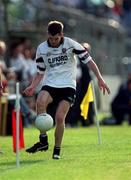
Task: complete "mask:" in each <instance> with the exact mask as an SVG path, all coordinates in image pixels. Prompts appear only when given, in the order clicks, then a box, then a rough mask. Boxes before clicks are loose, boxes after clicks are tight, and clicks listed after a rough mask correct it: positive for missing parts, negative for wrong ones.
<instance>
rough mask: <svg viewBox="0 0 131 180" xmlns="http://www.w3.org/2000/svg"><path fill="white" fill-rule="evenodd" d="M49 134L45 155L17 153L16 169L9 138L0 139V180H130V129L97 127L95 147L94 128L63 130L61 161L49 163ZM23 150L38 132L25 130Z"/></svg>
mask: <svg viewBox="0 0 131 180" xmlns="http://www.w3.org/2000/svg"><path fill="white" fill-rule="evenodd" d="M53 132H54V130H51V131H49V133H48V134H49V142H50V148H49V150H48V151H47V152H38V153H36V154H33V155H32V154H27V153H26V152H25V151H24V150H22V151H20V167H19V168H16V157H15V154H14V153H13V151H12V137H10V136H7V137H0V145H1V148H2V151H3V154H0V180H8V179H9V180H17V179H18V180H26V179H33V180H35V179H37V180H40V179H42V180H43V179H44V180H130V179H131V127H129V126H127V125H124V126H120V127H117V126H115V127H114V126H110V127H104V126H102V127H101V132H102V144H101V145H99V144H98V136H97V128H96V127H91V128H76V129H75V128H73V129H70V128H68V129H66V130H65V135H64V140H63V148H62V152H61V155H62V159H60V160H53V159H52V158H51V156H52V149H53V139H54V138H53V137H54V134H53ZM24 136H25V144H26V147H29V146H31V145H32V144H33V143H34V142H36V141H37V140H38V131H37V130H36V129H34V128H31V129H25V130H24Z"/></svg>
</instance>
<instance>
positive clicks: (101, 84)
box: [87, 59, 110, 94]
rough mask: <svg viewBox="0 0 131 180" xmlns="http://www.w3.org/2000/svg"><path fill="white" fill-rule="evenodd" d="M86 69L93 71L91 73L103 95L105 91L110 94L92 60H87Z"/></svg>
mask: <svg viewBox="0 0 131 180" xmlns="http://www.w3.org/2000/svg"><path fill="white" fill-rule="evenodd" d="M87 65H88V67H89V68H90V69H91V70H92V71H93V73H94V74H95V76H96V77H97V79H98V85H99V87H100V89H101V90H102V91H103V94H105V91H107V93H108V94H110V89H109V87H108V86H107V85H106V83H105V81H104V79H103V77H102V75H101V73H100V71H99V68H98V66H97V65H96V63H95V62H94V61H93V59H92V60H89V61H88V62H87Z"/></svg>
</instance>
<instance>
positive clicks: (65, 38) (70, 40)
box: [64, 37, 73, 42]
mask: <svg viewBox="0 0 131 180" xmlns="http://www.w3.org/2000/svg"><path fill="white" fill-rule="evenodd" d="M64 41H65V42H72V41H73V39H71V38H70V37H64Z"/></svg>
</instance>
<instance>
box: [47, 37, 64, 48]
mask: <svg viewBox="0 0 131 180" xmlns="http://www.w3.org/2000/svg"><path fill="white" fill-rule="evenodd" d="M63 42H64V37H62V38H61V41H60V44H59V46H60V45H61V44H63ZM47 44H48V46H49V47H52V46H51V44H50V42H49V39H47ZM59 46H58V47H59ZM58 47H57V48H58ZM52 48H55V47H52Z"/></svg>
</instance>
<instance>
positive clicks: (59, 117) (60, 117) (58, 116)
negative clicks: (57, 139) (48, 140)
mask: <svg viewBox="0 0 131 180" xmlns="http://www.w3.org/2000/svg"><path fill="white" fill-rule="evenodd" d="M55 119H56V124H64V119H65V118H64V116H63V114H61V113H60V114H56V117H55Z"/></svg>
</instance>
